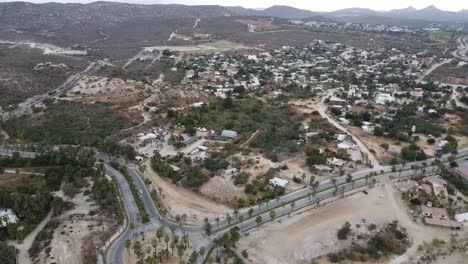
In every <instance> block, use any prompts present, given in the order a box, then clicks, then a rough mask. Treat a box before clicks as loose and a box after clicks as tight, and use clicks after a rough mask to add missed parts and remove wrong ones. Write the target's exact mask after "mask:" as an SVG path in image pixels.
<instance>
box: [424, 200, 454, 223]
mask: <svg viewBox="0 0 468 264" xmlns="http://www.w3.org/2000/svg"><path fill="white" fill-rule="evenodd" d="M421 210H422V215H423V216H424V217H427V218H435V219H442V220H446V219H448V214H447V209H445V208H436V207H432V205H431V204H430V203H429V204H428V205H421Z"/></svg>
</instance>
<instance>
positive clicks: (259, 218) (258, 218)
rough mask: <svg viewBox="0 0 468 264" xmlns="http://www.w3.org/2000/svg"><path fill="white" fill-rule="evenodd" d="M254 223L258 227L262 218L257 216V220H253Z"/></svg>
mask: <svg viewBox="0 0 468 264" xmlns="http://www.w3.org/2000/svg"><path fill="white" fill-rule="evenodd" d="M255 222H257V225H260V224H261V223H262V217H261V216H260V215H259V216H257V218H255Z"/></svg>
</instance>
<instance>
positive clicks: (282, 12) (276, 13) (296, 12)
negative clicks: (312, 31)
mask: <svg viewBox="0 0 468 264" xmlns="http://www.w3.org/2000/svg"><path fill="white" fill-rule="evenodd" d="M261 12H262V13H263V15H264V16H273V17H281V18H296V19H297V18H306V17H311V16H314V15H316V14H317V13H314V12H312V11H309V10H304V9H299V8H294V7H290V6H272V7H269V8H267V9H265V10H263V11H261Z"/></svg>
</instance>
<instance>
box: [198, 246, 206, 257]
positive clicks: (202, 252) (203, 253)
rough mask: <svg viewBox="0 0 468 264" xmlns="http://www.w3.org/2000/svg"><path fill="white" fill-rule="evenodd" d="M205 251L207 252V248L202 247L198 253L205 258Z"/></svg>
mask: <svg viewBox="0 0 468 264" xmlns="http://www.w3.org/2000/svg"><path fill="white" fill-rule="evenodd" d="M205 251H206V249H205V247H201V248H200V250H198V253H200V256H203V255H205Z"/></svg>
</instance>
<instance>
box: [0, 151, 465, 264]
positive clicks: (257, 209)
mask: <svg viewBox="0 0 468 264" xmlns="http://www.w3.org/2000/svg"><path fill="white" fill-rule="evenodd" d="M13 153H14V151H12V150H6V149H0V155H13ZM18 153H19V154H20V156H22V157H27V158H32V157H34V156H36V155H37V153H35V152H28V151H20V152H18ZM467 155H468V148H463V149H460V150H458V157H459V158H457V161H458V162H460V164H468V161H467V160H466V158H465V156H467ZM449 156H450V155H449V154H447V155H444V156H442V157H441V160H442V161H444V162H445V163H447V162H448V157H449ZM96 157H97V159H99V160H100V161H101V162H103V163H104V164H105V168H106V173H107V174H108V175H109V176H111V177H113V178H114V179H115V180H116V182H117V184H118V186H119V190H120V193H121V198H122V201H123V204H124V208H125V213H126V215H127V219H128V224H127V227H126V229H125V230H124V232H123V233H122V234H121V235H120V236H119V237H118V238H117V239H116V240H115V241H114V242H113V243H112V244H111V246H110V247H109V249H108V251H107V253H106V256H105V258H106V262H107V263H113V264H114V263H123V260H122V254H123V252H124V250H126V249H125V241H126V240H128V239H132V238H133V236H134V234H137V235H139V234H141V233H142V232H143V233H145V234H147V233H154V232H155V231H156V230H157V229H158V228H159V227H160V226H165V227H170V226H174V227H175V228H176V233H178V234H179V235H180V234H182V232H185V233H187V234H188V236H189V238H190V241H191V245H192V248H194V249H197V250H198V249H199V248H201V247H205V248H206V249H209V248H210V247H211V246H212V245H213V242H212V241H213V239H215V238H218V237H221V236H222V235H223V233H224V231H227V230H228V229H229V228H230V227H232V226H238V227H239V228H241V230H243V231H245V230H248V229H250V228H253V227H255V226H257V225H258V224H257V222H256V221H255V218H256V216H261V217H262V219H263V222H265V221H268V220H270V215H269V211H270V210H271V209H272V208H274V207H277V206H278V207H277V208H276V209H275V210H276V212H277V215H278V216H280V215H283V214H287V213H288V212H289V211H291V207H290V205H289V203H291V202H293V201H294V203H295V206H294V210H297V209H300V208H303V207H305V206H308V205H310V203H311V202H313V200H312V199H311V198H310V197H309V194H311V193H312V192H313V190H312V188H310V187H305V188H303V189H300V190H297V191H295V192H292V193H289V194H286V195H284V196H281V197H279V198H278V200H276V199H275V200H271V201H269V202H268V206H267V203H263V204H260V205H256V206H254V207H251V208H252V209H253V210H254V213H253V217H250V218H249V215H248V210H249V209H250V208H244V209H242V210H240V211H239V214H238V217H239V216H241V215H243V216H244V219H245V220H244V221H243V223H242V224H241V223H238V222H237V223H234V222H235V221H233V223H231V224H229V223H228V222H227V220H226V219H222V220H221V221H220V222H219V226H220V228H219V229H217V230H214V231H213V234H212V235H211V236H205V235H204V229H203V227H202V226H189V225H179V224H177V223H174V222H171V221H170V220H168V219H165V218H164V217H163V216H162V215H161V214H160V213H159V211H158V209H157V208H156V207H155V205H154V203H153V200H152V198H151V194H150V192H149V190H148V189H147V188H146V186H145V183H144V181H143V178H142V177H141V176H140V174H139V173H138V170H137V168H136V167H135V166H133V165H129V164H126V163H125V162H122V161H120V163H121V165H125V166H127V169H128V172H129V175H130V176H131V178H132V180H133V182H134V184H135V186H136V187H137V188H138V190H141V191H140V197H141V199H142V200H143V203H144V206H145V208H146V211H147V212H148V214H149V216H150V221H149V223H145V224H144V223H142V221H141V216H140V214H139V211H138V208H137V206H136V203H135V201H134V198H133V195H132V193H131V190H130V187H129V184H128V182H127V180H126V179H125V177H124V176H123V175H122V174H121V173H120V172H119V171H117V170H115V169H114V168H112V167H111V166H110V165H108V163H109V162H110V159H109V158H108V157H107V156H105V155H102V154H97V155H96ZM433 161H434V159H433V158H432V159H428V160H425V161H420V162H412V163H408V164H405V166H401V165H397V166H395V168H396V170H397V172H392V166H384V167H381V168H379V169H367V170H362V171H358V172H356V173H354V174H352V175H351V176H352V181H351V182H347V181H346V177H340V178H337V181H336V182H335V184H333V183H332V182H331V181H324V182H321V183H320V185H319V187H318V188H317V190H316V195H315V199H319V200H324V199H327V198H330V197H332V196H334V195H337V192H336V190H335V185H336V186H338V189H337V190H338V193H339V192H343V191H349V190H352V189H355V188H359V187H363V186H366V185H368V184H369V183H370V182H371V180H370V179H367V180H366V178H365V176H366V175H368V174H369V173H375V174H376V175H375V176H374V177H372V178H373V179H375V180H376V181H377V182H382V181H387V180H389V179H390V176H392V177H397V176H398V174H399V172H398V170H399V169H402V172H401V175H400V177H401V178H405V177H411V176H412V175H414V173H415V171H414V170H413V169H412V166H415V165H417V166H424V164H426V166H425V167H426V171H431V170H432V169H436V168H435V167H434V166H431V165H430V164H431V163H432V162H433ZM382 172H383V173H382ZM312 198H314V196H312ZM283 203H284V204H287V205H286V206H284V208H282V207H281V204H283ZM283 210H284V212H283ZM130 223H131V224H133V226H134V229H131V228H130ZM211 224H212V226H213V227H217V226H218V224H217V223H211Z"/></svg>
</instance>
